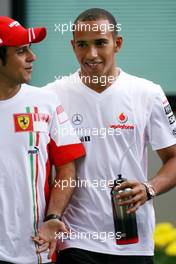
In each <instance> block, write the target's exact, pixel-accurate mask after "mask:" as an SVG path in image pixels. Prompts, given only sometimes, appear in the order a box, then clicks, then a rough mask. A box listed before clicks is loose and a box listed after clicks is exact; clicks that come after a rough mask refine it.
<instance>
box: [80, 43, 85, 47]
mask: <svg viewBox="0 0 176 264" xmlns="http://www.w3.org/2000/svg"><path fill="white" fill-rule="evenodd" d="M85 46H86V44H85V43H78V47H80V48H84V47H85Z"/></svg>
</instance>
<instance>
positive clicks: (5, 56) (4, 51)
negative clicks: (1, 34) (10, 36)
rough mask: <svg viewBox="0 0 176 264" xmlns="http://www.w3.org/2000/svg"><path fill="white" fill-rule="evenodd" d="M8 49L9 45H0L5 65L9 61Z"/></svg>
mask: <svg viewBox="0 0 176 264" xmlns="http://www.w3.org/2000/svg"><path fill="white" fill-rule="evenodd" d="M7 49H8V47H6V46H2V47H0V59H1V60H2V64H3V65H6V62H7Z"/></svg>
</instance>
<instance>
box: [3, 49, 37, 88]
mask: <svg viewBox="0 0 176 264" xmlns="http://www.w3.org/2000/svg"><path fill="white" fill-rule="evenodd" d="M35 59H36V56H35V55H34V53H33V52H32V50H31V49H30V46H29V45H23V46H18V47H8V49H7V62H6V64H5V65H2V62H1V61H0V79H1V80H3V81H4V82H5V83H7V84H9V86H13V85H19V84H21V83H26V82H29V81H30V79H31V75H32V63H33V61H34V60H35Z"/></svg>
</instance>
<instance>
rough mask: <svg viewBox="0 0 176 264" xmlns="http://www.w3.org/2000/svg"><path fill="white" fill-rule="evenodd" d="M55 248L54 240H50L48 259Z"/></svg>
mask: <svg viewBox="0 0 176 264" xmlns="http://www.w3.org/2000/svg"><path fill="white" fill-rule="evenodd" d="M55 250H56V241H52V242H51V243H50V248H49V253H48V259H51V258H52V255H53V254H54V251H55Z"/></svg>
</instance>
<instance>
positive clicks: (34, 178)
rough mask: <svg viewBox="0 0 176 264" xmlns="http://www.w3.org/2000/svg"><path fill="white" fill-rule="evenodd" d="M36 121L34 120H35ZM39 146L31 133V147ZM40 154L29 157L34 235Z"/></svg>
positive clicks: (37, 216) (29, 110)
mask: <svg viewBox="0 0 176 264" xmlns="http://www.w3.org/2000/svg"><path fill="white" fill-rule="evenodd" d="M35 111H38V110H37V108H30V107H26V112H27V113H34V112H35ZM33 121H34V120H33ZM38 145H39V133H37V135H36V133H33V132H29V146H30V147H34V146H36V147H37V146H38ZM38 160H39V157H38V153H37V154H36V155H29V163H30V169H31V186H32V203H33V229H34V234H35V235H36V234H37V232H38V224H39V206H38V171H39V170H38ZM37 259H38V264H40V263H42V259H41V255H40V254H37Z"/></svg>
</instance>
